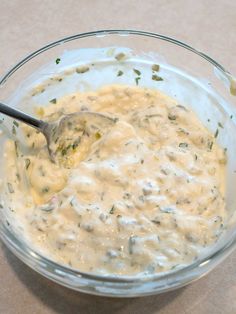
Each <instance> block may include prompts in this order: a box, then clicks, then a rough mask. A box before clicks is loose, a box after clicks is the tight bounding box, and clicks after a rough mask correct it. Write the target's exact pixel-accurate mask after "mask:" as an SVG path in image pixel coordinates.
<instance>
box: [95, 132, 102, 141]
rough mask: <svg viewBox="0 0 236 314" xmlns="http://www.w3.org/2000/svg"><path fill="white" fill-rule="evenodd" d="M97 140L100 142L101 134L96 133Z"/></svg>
mask: <svg viewBox="0 0 236 314" xmlns="http://www.w3.org/2000/svg"><path fill="white" fill-rule="evenodd" d="M95 137H96V140H99V139H100V138H101V137H102V136H101V134H100V133H99V132H96V133H95Z"/></svg>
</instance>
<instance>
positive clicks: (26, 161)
mask: <svg viewBox="0 0 236 314" xmlns="http://www.w3.org/2000/svg"><path fill="white" fill-rule="evenodd" d="M29 165H30V159H29V158H26V159H25V169H26V170H27V169H28V168H29Z"/></svg>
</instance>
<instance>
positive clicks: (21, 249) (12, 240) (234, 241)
mask: <svg viewBox="0 0 236 314" xmlns="http://www.w3.org/2000/svg"><path fill="white" fill-rule="evenodd" d="M106 35H127V36H128V35H139V36H147V37H153V38H158V39H161V40H163V41H168V42H171V43H173V44H175V45H178V46H181V47H183V48H185V49H187V50H190V51H192V52H193V53H195V54H197V55H199V56H201V57H202V58H204V59H206V60H207V61H208V62H210V63H211V64H212V65H213V66H215V67H216V68H218V69H219V71H220V72H222V74H224V75H226V77H227V79H228V78H229V76H230V77H232V75H231V74H230V72H229V71H227V70H225V69H224V67H223V66H222V65H220V64H219V63H218V62H216V61H215V60H214V59H212V58H211V57H209V56H208V55H206V54H204V53H202V52H200V51H198V50H196V49H194V48H193V47H191V46H189V45H187V44H185V43H183V42H181V41H178V40H175V39H173V38H171V37H167V36H164V35H160V34H156V33H151V32H145V31H139V30H100V31H94V32H87V33H82V34H77V35H73V36H69V37H66V38H63V39H60V40H58V41H55V42H52V43H49V44H48V45H46V46H44V47H42V48H40V49H38V50H36V51H35V52H33V53H31V54H29V55H28V56H26V57H25V58H24V59H22V60H21V61H20V62H19V63H17V64H16V65H15V66H14V67H12V68H11V69H10V70H9V71H8V72H7V73H6V74H5V75H4V76H3V77H2V78H1V79H0V87H1V85H2V84H4V83H5V82H6V81H7V79H9V78H10V77H11V75H13V74H14V72H16V71H17V70H18V69H19V68H20V67H22V66H23V65H24V64H25V63H27V62H28V61H29V60H31V59H33V58H34V57H36V56H37V55H39V54H41V53H42V52H44V51H47V50H49V49H50V48H53V47H55V46H58V45H61V44H63V43H66V42H69V41H73V40H75V39H80V38H85V37H91V36H94V37H99V36H101V37H102V36H106ZM4 228H5V226H4V225H0V238H1V239H2V241H3V242H4V243H5V245H6V246H7V247H8V248H9V249H10V250H11V251H12V252H13V253H14V254H16V255H17V256H18V257H19V258H20V259H21V260H22V261H23V262H24V263H26V264H27V265H28V266H30V267H31V268H33V269H34V270H36V271H38V270H37V269H35V268H34V267H33V266H32V265H31V263H29V262H27V260H28V259H30V260H33V259H35V262H36V261H43V262H44V263H46V264H47V265H48V266H49V267H50V268H51V269H53V270H56V269H59V270H61V271H62V272H65V273H67V274H71V275H72V276H77V277H78V278H79V277H83V278H84V279H87V280H98V281H102V282H105V283H106V282H107V283H112V284H115V283H117V284H118V283H127V284H128V283H129V284H132V283H135V284H137V283H145V282H154V281H161V280H163V279H165V280H168V279H171V278H173V277H174V276H181V277H183V275H186V273H187V272H189V271H192V270H194V269H196V268H197V267H202V266H204V265H205V264H208V265H210V264H211V263H213V261H214V260H215V259H217V258H220V257H221V260H222V259H223V258H224V257H226V256H228V255H229V254H230V253H231V252H232V250H233V248H234V246H235V245H236V233H235V234H234V236H232V237H231V240H230V241H228V242H227V243H226V244H225V245H223V246H222V247H221V248H220V249H219V250H217V251H215V252H213V253H212V254H209V255H208V256H206V257H204V258H202V259H199V260H197V261H196V262H194V263H192V264H190V265H188V266H186V267H184V268H182V269H179V270H174V271H172V272H170V273H164V274H156V275H152V276H145V277H144V276H143V277H137V276H129V277H128V276H127V277H126V276H122V277H116V276H104V275H94V274H90V273H85V272H80V271H78V270H76V269H72V268H69V267H66V266H64V265H60V264H58V263H56V262H54V261H52V260H50V259H48V258H45V257H44V256H42V255H41V254H39V253H38V252H36V251H34V250H32V249H31V248H30V247H29V246H27V245H25V244H22V243H21V242H20V241H19V239H18V238H16V237H15V236H14V235H13V234H12V233H10V234H9V236H7V233H9V230H8V229H6V228H5V230H4ZM214 266H215V265H214ZM214 266H213V267H214ZM213 267H212V268H213ZM38 272H40V273H42V274H43V275H44V276H46V277H48V278H50V279H51V280H53V281H56V282H57V280H56V279H53V278H51V277H50V276H48V275H46V273H45V271H44V270H42V268H41V271H38ZM56 275H58V274H56ZM196 277H198V276H196ZM196 279H197V278H196ZM193 280H195V279H192V280H189V281H188V280H186V282H185V283H184V282H183V284H181V285H180V284H179V283H178V284H176V286H173V287H172V288H171V289H167V290H172V289H174V288H175V287H177V286H178V287H181V286H184V285H186V284H188V283H189V282H191V281H193ZM60 283H61V284H63V285H65V286H67V285H66V284H64V283H63V282H60ZM70 288H72V289H73V287H70ZM75 290H79V291H83V290H80V289H75ZM167 290H165V291H167ZM160 292H164V290H161V291H160ZM89 293H92V292H89ZM154 293H156V292H154V291H153V293H149V294H154ZM93 294H97V293H93ZM149 294H147V295H149ZM136 295H138V294H135V295H134V296H136ZM142 295H143V293H142ZM112 296H114V295H112Z"/></svg>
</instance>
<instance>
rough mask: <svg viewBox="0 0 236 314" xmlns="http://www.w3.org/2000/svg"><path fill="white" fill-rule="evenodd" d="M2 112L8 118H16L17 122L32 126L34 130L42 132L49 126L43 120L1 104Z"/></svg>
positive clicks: (0, 110) (0, 109)
mask: <svg viewBox="0 0 236 314" xmlns="http://www.w3.org/2000/svg"><path fill="white" fill-rule="evenodd" d="M0 112H1V113H3V114H6V115H7V116H9V117H11V118H14V119H16V120H19V121H22V122H24V123H26V124H28V125H30V126H32V127H33V128H36V129H37V130H39V131H42V130H43V129H44V128H45V126H46V125H47V123H46V122H44V121H42V120H38V119H35V118H33V117H31V116H29V115H28V114H26V113H24V112H22V111H19V110H16V109H14V108H12V107H9V106H7V105H5V104H3V103H1V102H0Z"/></svg>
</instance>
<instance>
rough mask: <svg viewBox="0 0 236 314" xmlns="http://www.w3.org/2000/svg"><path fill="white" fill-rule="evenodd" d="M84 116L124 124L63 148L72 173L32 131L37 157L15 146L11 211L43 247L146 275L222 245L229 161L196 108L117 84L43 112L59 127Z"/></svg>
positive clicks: (9, 153) (62, 258)
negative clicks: (61, 121) (62, 120)
mask: <svg viewBox="0 0 236 314" xmlns="http://www.w3.org/2000/svg"><path fill="white" fill-rule="evenodd" d="M81 110H82V111H85V110H89V111H93V112H102V113H105V114H108V115H110V116H112V117H115V118H117V121H116V123H115V124H114V125H113V126H112V127H111V128H109V130H107V131H106V132H103V133H100V132H97V135H96V138H95V139H94V140H93V141H92V143H91V145H90V146H89V147H86V149H84V150H82V151H81V149H82V148H81V146H79V149H78V147H77V144H76V143H74V145H70V146H69V147H68V148H67V149H63V150H62V151H61V155H62V157H63V158H65V159H66V160H69V163H66V166H63V165H58V164H56V163H53V162H51V160H50V158H49V155H48V152H47V149H46V143H45V139H44V137H43V136H42V135H41V134H40V133H37V132H36V131H35V130H33V129H32V128H30V127H27V126H21V128H22V129H23V130H24V132H25V138H26V140H27V146H28V148H29V152H28V153H26V152H25V150H23V148H21V145H19V143H18V142H14V141H12V140H9V141H8V142H7V143H6V149H5V162H6V177H7V179H6V191H7V192H6V193H7V199H8V207H9V208H10V210H11V211H12V215H13V216H15V223H16V222H17V224H18V225H19V226H20V229H21V230H22V232H23V235H24V237H25V238H26V239H27V241H28V242H29V243H30V245H31V246H32V247H33V248H35V250H37V251H39V252H41V253H42V254H43V255H45V256H47V257H48V258H50V259H52V260H54V261H56V262H59V263H61V264H64V265H69V266H70V267H73V268H77V269H79V270H81V271H86V272H93V273H97V274H98V273H100V274H114V275H140V274H152V273H158V272H164V271H170V270H172V269H176V268H177V267H183V266H184V265H187V264H190V263H191V262H193V261H194V259H196V258H198V257H199V255H200V254H201V253H202V252H204V250H206V249H207V248H209V246H211V245H212V244H214V243H215V242H216V241H217V239H218V237H219V235H220V234H221V232H222V230H223V229H224V224H225V222H226V219H227V213H226V210H225V200H224V195H225V191H224V186H225V163H226V157H225V154H224V151H223V149H222V148H220V147H219V146H218V144H217V143H216V140H215V136H214V134H211V133H210V132H209V131H208V130H207V129H206V128H205V127H204V126H203V125H202V123H201V122H200V120H199V119H198V118H197V116H196V115H195V114H194V113H193V112H192V111H191V110H190V109H188V108H187V107H185V106H183V105H182V104H179V103H178V102H177V101H175V100H174V99H172V98H170V97H168V96H166V95H164V94H162V93H161V92H159V91H156V90H149V89H146V88H141V87H138V86H137V87H129V86H118V85H112V86H106V87H103V88H102V89H100V90H98V91H96V92H83V93H81V92H78V93H75V94H72V95H67V96H65V97H63V98H61V99H52V101H51V102H50V103H49V105H48V106H47V107H45V108H38V110H37V111H38V114H39V115H40V116H41V117H42V118H43V119H46V120H49V121H52V120H54V119H57V118H58V117H59V116H60V115H61V114H62V113H63V114H64V113H72V112H76V111H81ZM77 143H78V142H77ZM78 155H79V158H77V157H78Z"/></svg>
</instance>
